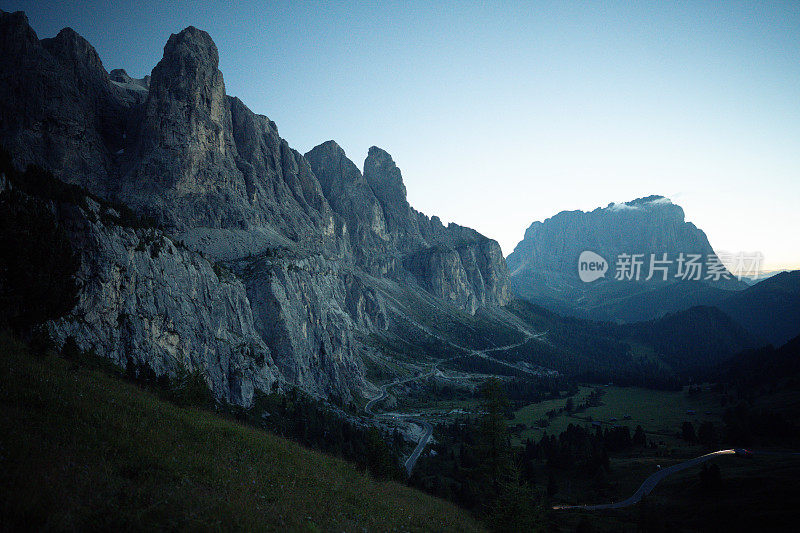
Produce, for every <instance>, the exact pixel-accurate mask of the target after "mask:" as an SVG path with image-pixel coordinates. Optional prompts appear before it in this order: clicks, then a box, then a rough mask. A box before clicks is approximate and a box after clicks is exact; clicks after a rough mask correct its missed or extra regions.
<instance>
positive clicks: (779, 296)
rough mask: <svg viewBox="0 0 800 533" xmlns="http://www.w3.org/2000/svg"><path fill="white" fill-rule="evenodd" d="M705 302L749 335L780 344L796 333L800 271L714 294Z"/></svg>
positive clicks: (799, 330) (799, 321)
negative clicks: (714, 295) (715, 307)
mask: <svg viewBox="0 0 800 533" xmlns="http://www.w3.org/2000/svg"><path fill="white" fill-rule="evenodd" d="M708 304H709V305H715V306H717V307H719V308H720V309H722V310H723V311H725V313H727V314H728V315H730V317H731V318H733V319H734V320H735V321H736V322H738V323H739V324H741V325H743V326H744V327H745V329H747V330H748V331H749V332H750V333H751V334H752V335H756V336H757V337H759V338H761V339H765V340H766V341H768V342H770V343H772V344H773V345H775V346H780V345H782V344H784V343H786V342H788V341H789V339H791V338H793V337H796V336H797V335H800V270H793V271H790V272H781V273H780V274H775V275H774V276H770V277H769V278H767V279H765V280H763V281H759V282H758V283H756V284H755V285H753V286H752V287H748V288H747V289H745V290H743V291H740V292H735V293H718V294H716V299H711V300H709V302H708Z"/></svg>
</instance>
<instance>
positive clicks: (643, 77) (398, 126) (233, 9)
mask: <svg viewBox="0 0 800 533" xmlns="http://www.w3.org/2000/svg"><path fill="white" fill-rule="evenodd" d="M138 4H139V3H135V2H128V3H123V2H112V1H102V2H91V1H83V2H43V1H37V2H13V1H0V8H2V9H3V10H5V11H14V10H20V9H21V10H24V11H26V12H27V13H28V17H29V19H30V22H31V24H32V26H33V28H34V29H35V30H36V31H37V33H38V35H39V37H40V38H41V37H52V36H53V35H55V34H56V33H57V32H58V30H59V29H60V28H62V27H64V26H71V27H72V28H74V29H75V30H76V31H78V32H79V33H80V34H82V35H83V36H84V37H86V38H87V39H88V40H89V41H90V42H91V43H92V44H93V45H94V46H95V48H96V49H97V52H98V53H99V54H100V57H101V58H102V60H103V64H104V65H105V67H106V69H107V70H111V69H113V68H125V69H126V70H127V71H128V73H129V74H131V75H132V76H135V77H141V76H144V75H145V74H149V73H150V71H151V69H152V68H153V66H154V65H155V64H156V63H157V62H158V60H159V59H160V58H161V56H162V52H163V46H164V44H165V43H166V41H167V38H168V37H169V35H170V33H175V32H178V31H180V30H181V29H183V28H184V27H186V26H188V25H194V26H197V27H199V28H201V29H204V30H206V31H208V32H209V33H210V34H211V36H212V37H213V38H214V40H215V42H216V44H217V47H218V48H219V52H220V69H221V70H222V72H223V74H224V78H225V84H226V87H227V92H228V94H231V95H235V96H239V97H240V98H241V99H242V100H243V101H244V102H245V103H246V104H247V105H248V106H249V107H250V108H251V109H252V110H253V111H255V112H257V113H261V114H265V115H267V116H269V117H270V118H271V119H272V120H274V121H275V122H276V123H277V124H278V128H279V131H280V133H281V135H282V136H283V137H284V138H286V139H287V140H288V141H289V144H290V145H292V146H293V147H294V148H296V149H298V150H300V151H301V152H306V151H308V150H309V149H311V148H312V147H314V146H315V145H317V144H319V143H321V142H323V141H326V140H328V139H334V140H336V141H337V142H338V143H339V144H340V145H341V146H342V147H343V148H344V149H345V151H346V152H347V154H348V156H349V157H350V158H351V159H353V160H354V161H355V162H356V164H357V165H359V166H362V165H363V161H364V158H365V157H366V154H367V149H368V148H369V147H370V146H372V145H377V146H380V147H382V148H384V149H385V150H387V151H388V152H389V153H391V154H392V155H393V157H394V159H395V161H396V162H397V164H398V166H399V167H400V168H401V169H402V171H403V177H404V179H405V183H406V187H407V189H408V196H409V200H410V202H411V204H412V205H413V206H414V207H416V208H417V209H419V210H421V211H423V212H424V213H426V214H429V215H432V214H436V215H439V216H440V217H441V218H442V220H443V221H445V222H448V221H455V222H458V223H459V224H462V225H467V226H472V227H474V228H476V229H478V230H479V231H481V232H482V233H484V234H486V235H488V236H490V237H493V238H495V239H497V240H498V241H499V242H500V244H501V245H502V247H503V251H504V253H506V254H508V253H510V252H511V251H512V250H513V248H514V246H515V245H516V243H517V242H518V241H519V240H520V239H521V238H522V235H523V233H524V230H525V228H527V226H528V225H530V223H531V222H533V221H534V220H544V219H545V218H547V217H549V216H552V215H553V214H555V213H557V212H558V211H562V210H565V209H584V210H590V209H593V208H595V207H598V206H605V205H607V204H608V203H609V202H614V201H626V200H631V199H634V198H637V197H641V196H647V195H650V194H663V195H665V196H669V197H670V198H672V200H673V201H674V202H675V203H678V204H680V205H681V206H683V208H684V210H685V212H686V215H687V219H688V220H689V221H691V222H694V223H695V224H697V225H698V226H699V227H700V228H702V229H704V230H705V231H706V233H707V234H708V237H709V240H710V241H711V244H712V246H714V248H715V249H717V250H718V251H720V250H726V251H730V252H738V251H747V252H749V251H760V252H762V253H763V254H764V257H765V266H766V268H800V209H799V207H800V2H784V3H773V2H750V3H739V2H729V3H725V2H717V1H714V2H688V3H683V2H653V3H648V2H635V3H634V2H624V3H623V2H621V3H609V2H603V3H600V2H598V3H592V2H574V3H572V2H530V3H529V2H525V3H519V4H515V3H511V2H506V3H503V4H499V3H498V4H495V3H485V2H481V3H475V4H470V3H467V2H454V3H452V4H445V3H417V2H415V3H407V2H398V3H392V2H380V3H364V4H363V5H362V4H361V3H359V4H358V5H355V3H354V5H347V4H344V3H333V4H321V3H300V2H292V3H288V2H273V3H269V4H268V5H266V6H265V5H261V4H262V3H261V2H235V3H230V4H235V5H228V4H229V3H227V2H225V3H223V2H218V3H213V2H208V3H206V2H159V3H158V4H156V5H153V6H140V5H138ZM587 4H588V5H587Z"/></svg>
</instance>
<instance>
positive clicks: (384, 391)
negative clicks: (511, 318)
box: [364, 332, 547, 476]
mask: <svg viewBox="0 0 800 533" xmlns="http://www.w3.org/2000/svg"><path fill="white" fill-rule="evenodd" d="M546 333H547V332H544V333H536V334H533V333H527V332H526V335H525V339H524V340H522V341H521V342H518V343H515V344H509V345H508V346H498V347H496V348H489V349H486V350H468V349H467V348H464V347H462V346H458V345H457V344H454V343H452V342H450V341H445V342H448V343H449V344H451V345H452V346H455V347H457V348H460V349H462V350H464V351H465V352H467V353H469V354H472V355H480V356H482V357H486V358H490V359H493V360H495V359H494V358H491V357H489V356H488V355H486V354H487V352H496V351H500V350H510V349H512V348H516V347H518V346H521V345H523V344H525V343H526V342H528V341H529V340H531V339H538V338H541V337H543V336H544V335H546ZM437 337H438V336H437ZM439 338H440V339H441V340H443V341H444V340H445V339H442V338H441V337H439ZM464 355H466V354H464ZM464 355H457V356H455V357H450V358H448V359H440V360H439V361H436V362H435V363H434V364H433V366H432V367H431V370H430V372H425V373H423V374H419V375H417V376H413V377H410V378H406V379H403V380H395V381H392V382H391V383H386V384H384V385H381V388H380V389H381V393H380V394H379V395H378V396H376V397H375V398H373V399H371V400H370V401H368V402H367V405H365V406H364V411H366V412H367V414H370V415H372V416H375V417H378V416H386V415H385V414H384V413H376V412H375V411H374V410H373V408H374V407H375V405H377V404H378V403H380V402H382V401H383V400H384V399H386V397H387V396H388V395H389V387H394V386H396V385H402V384H404V383H409V382H411V381H416V380H418V379H424V378H429V377H431V376H433V375H434V374H436V372H438V371H439V365H440V364H442V363H444V362H445V361H452V360H454V359H458V358H460V357H464ZM497 362H499V363H503V364H508V363H505V362H504V361H497ZM509 366H513V365H509ZM515 368H516V367H515ZM394 416H402V415H394ZM409 421H410V422H413V423H415V424H417V425H419V426H420V427H422V429H423V430H424V433H423V434H422V438H420V440H419V441H418V442H417V446H416V447H415V448H414V451H413V452H411V455H409V456H408V459H406V461H405V463H404V466H405V468H406V472H408V475H409V476H410V475H411V471H412V470H414V465H416V464H417V460H418V459H419V456H420V455H421V454H422V451H423V450H424V449H425V447H426V446H427V445H428V442H430V440H431V436H432V435H433V426H432V425H431V424H430V422H428V421H427V420H423V419H422V418H416V417H415V418H409Z"/></svg>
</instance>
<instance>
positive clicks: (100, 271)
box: [0, 12, 508, 405]
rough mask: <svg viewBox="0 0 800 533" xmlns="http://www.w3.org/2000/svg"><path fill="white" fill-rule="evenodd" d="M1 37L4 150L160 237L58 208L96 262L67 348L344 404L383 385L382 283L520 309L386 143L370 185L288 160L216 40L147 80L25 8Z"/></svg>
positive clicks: (234, 394)
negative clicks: (375, 341) (130, 214)
mask: <svg viewBox="0 0 800 533" xmlns="http://www.w3.org/2000/svg"><path fill="white" fill-rule="evenodd" d="M0 30H2V33H1V34H0V35H2V37H0V47H2V50H0V52H2V53H0V68H2V72H3V75H2V77H0V144H2V145H3V147H4V148H5V149H6V150H8V151H9V152H10V153H11V154H12V155H13V157H14V162H15V163H16V164H17V165H18V166H20V167H22V166H25V165H27V164H31V163H34V164H37V165H40V166H42V167H44V168H45V169H48V170H50V171H52V172H53V173H54V174H55V176H56V177H58V178H59V179H61V180H63V181H65V182H69V183H72V184H76V185H79V186H80V187H83V188H84V189H85V190H86V191H87V194H89V193H90V194H92V195H94V196H95V197H96V198H100V199H103V200H104V201H105V200H108V201H111V202H117V203H122V204H125V205H127V206H129V207H131V208H132V209H133V210H134V211H135V212H136V213H137V214H139V215H143V216H146V217H148V218H149V219H152V220H153V221H154V222H155V223H156V225H157V227H154V228H151V229H149V230H143V229H138V230H134V229H131V228H129V227H127V226H125V224H123V222H122V221H121V219H119V217H116V218H115V215H113V214H109V213H107V212H106V211H103V210H108V209H110V207H108V205H107V204H102V205H100V204H98V205H96V206H94V207H93V209H94V211H92V209H89V210H88V211H87V209H86V208H83V207H73V208H69V209H68V208H66V207H63V206H62V207H60V208H59V209H60V210H61V212H62V216H61V220H62V223H63V224H64V226H65V228H67V229H68V231H69V234H70V236H71V238H72V240H73V243H74V245H75V247H76V248H77V249H78V250H79V251H80V254H81V259H82V267H81V274H80V276H81V280H80V281H81V293H80V301H79V303H78V305H77V307H76V308H75V309H74V310H73V311H72V313H70V314H69V315H68V316H65V317H63V318H61V319H60V320H58V321H55V322H53V323H52V324H51V330H52V331H53V333H54V334H55V335H56V337H57V338H59V339H64V338H65V337H66V336H67V335H73V336H75V337H76V339H77V340H78V343H79V344H80V345H81V346H82V347H84V348H87V349H88V348H94V349H95V350H96V351H97V352H98V353H101V354H104V355H107V356H108V357H110V358H112V359H114V360H116V361H119V362H123V361H127V360H128V359H129V358H132V359H134V360H136V361H139V362H141V363H144V364H149V365H150V366H151V367H152V368H153V369H154V370H155V371H156V372H157V373H174V372H175V371H177V369H178V368H181V367H187V368H200V369H202V370H203V371H204V373H205V375H206V377H207V378H208V381H209V383H210V384H211V386H212V387H213V389H214V391H215V393H216V394H217V395H218V396H219V397H220V398H223V399H226V400H228V401H231V402H234V403H238V404H242V405H247V404H248V403H249V402H251V401H252V397H253V394H254V392H255V391H257V390H269V389H270V388H271V387H272V386H273V384H276V383H277V385H278V386H279V387H284V386H287V385H292V386H299V387H301V388H303V389H305V390H307V391H309V392H312V393H314V394H318V395H321V396H326V395H329V394H336V395H338V396H339V397H341V398H343V399H345V400H348V399H350V398H351V397H352V396H353V395H357V394H358V393H359V392H360V391H361V390H362V389H364V388H365V387H368V386H369V385H368V383H366V381H365V378H364V369H363V364H362V357H363V356H364V355H365V354H368V353H369V352H370V350H373V349H374V348H372V347H370V345H369V344H367V343H365V342H364V339H365V338H367V337H368V336H369V335H370V334H371V332H375V331H379V330H381V329H382V328H385V327H387V324H388V318H387V313H388V311H387V305H386V302H385V301H384V299H385V298H386V294H387V291H389V289H387V287H396V288H397V287H399V288H401V289H402V290H403V291H411V292H414V291H417V292H420V293H426V294H431V295H433V296H435V297H438V298H439V299H441V301H442V305H443V306H444V307H443V309H453V310H457V311H458V312H463V311H466V312H469V313H475V312H476V311H477V310H478V309H479V308H481V307H494V306H501V305H503V304H504V303H505V302H506V301H507V300H508V273H507V270H506V266H505V261H504V260H503V257H502V255H501V253H500V248H499V246H498V245H497V243H496V242H495V241H493V240H490V239H487V238H486V237H483V236H482V235H480V234H478V233H477V232H475V231H473V230H470V229H468V228H462V227H460V226H457V225H455V224H450V225H448V226H447V227H445V226H443V225H442V224H441V222H440V221H439V219H438V218H436V217H433V218H428V217H427V216H425V215H423V214H421V213H418V212H417V211H415V210H414V209H413V208H412V207H411V206H410V205H409V204H408V201H407V199H406V190H405V186H404V185H403V181H402V176H401V173H400V170H399V169H398V168H397V166H396V165H395V163H394V161H393V160H392V158H391V156H390V155H389V154H388V153H386V152H385V151H383V150H380V149H378V148H374V147H373V148H372V149H370V151H369V155H368V157H367V160H366V162H365V164H364V173H363V174H362V172H361V171H360V170H359V169H358V167H357V166H356V165H355V164H353V163H352V162H351V161H350V160H349V159H348V158H347V157H346V156H345V154H344V152H343V151H342V150H341V148H339V147H338V146H337V145H336V143H334V142H332V141H331V142H328V143H324V144H322V145H320V146H318V147H316V148H314V149H313V150H312V151H311V152H309V153H308V154H306V155H305V156H303V155H301V154H300V153H298V152H297V151H295V150H293V149H291V148H290V147H289V145H288V144H287V143H286V141H285V140H283V139H281V137H280V136H279V134H278V129H277V127H276V125H275V123H273V122H272V121H270V120H269V119H268V118H267V117H265V116H262V115H257V114H255V113H253V112H252V111H251V110H250V109H248V108H247V107H246V106H245V105H244V104H243V103H242V102H241V101H240V100H239V99H237V98H232V97H230V96H227V95H226V93H225V84H224V79H223V76H222V73H221V72H220V71H219V68H218V63H219V57H218V52H217V48H216V46H215V45H214V42H213V40H212V39H211V37H210V36H209V35H208V34H207V33H205V32H203V31H201V30H198V29H197V28H193V27H189V28H186V29H185V30H183V31H182V32H180V33H178V34H175V35H172V36H171V37H170V38H169V40H168V41H167V44H166V46H165V47H164V56H163V58H162V60H161V61H159V63H158V64H157V65H156V66H155V68H154V69H153V72H152V75H151V76H149V77H145V78H144V79H142V80H136V79H133V78H131V77H130V76H129V75H128V74H127V73H126V72H125V71H124V70H122V69H117V70H113V71H111V73H110V74H109V73H107V72H106V70H105V68H104V67H103V65H102V62H101V61H100V58H99V56H98V54H97V53H96V52H95V50H94V49H93V48H92V47H91V45H90V44H89V43H88V42H86V41H85V40H84V39H83V38H82V37H80V36H79V35H78V34H76V33H75V32H74V31H72V30H70V29H65V30H63V31H62V32H60V33H59V34H58V36H57V37H55V38H53V39H43V40H39V39H38V38H37V36H36V34H35V33H34V32H33V30H32V29H31V28H30V26H29V25H28V22H27V19H26V18H25V16H24V14H22V13H13V14H9V13H2V12H0ZM89 202H90V203H91V202H92V201H89ZM95 203H96V202H95ZM109 205H110V204H109ZM98 210H99V211H98ZM95 211H97V212H95ZM389 280H391V283H388V284H387V283H384V281H389ZM378 288H380V290H378ZM392 290H394V289H392ZM397 290H400V289H397Z"/></svg>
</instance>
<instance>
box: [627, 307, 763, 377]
mask: <svg viewBox="0 0 800 533" xmlns="http://www.w3.org/2000/svg"><path fill="white" fill-rule="evenodd" d="M620 329H621V330H622V331H623V333H624V335H625V336H626V337H630V338H633V339H636V340H638V341H639V342H642V343H644V344H647V345H649V346H651V347H652V348H653V349H654V350H655V351H656V353H658V354H659V357H660V358H661V360H662V361H663V362H664V363H665V364H668V365H669V366H670V367H672V368H674V369H677V370H680V371H682V372H686V373H691V372H692V371H696V370H699V369H702V368H706V367H709V366H712V365H715V364H717V363H719V362H720V361H723V360H725V359H728V358H729V357H731V356H732V355H733V354H735V353H737V352H740V351H741V350H744V349H748V348H755V347H757V346H760V345H761V344H762V343H761V341H759V340H758V339H757V338H756V337H754V336H753V335H751V334H750V333H748V332H747V331H746V330H745V329H744V328H743V327H742V326H740V325H739V324H738V323H736V322H735V321H734V320H733V319H731V318H730V317H729V316H728V315H726V314H725V313H724V312H722V311H720V310H719V309H717V308H716V307H709V306H697V307H692V308H689V309H686V310H684V311H678V312H677V313H670V314H668V315H666V316H664V317H662V318H660V319H658V320H651V321H648V322H638V323H634V324H626V325H624V326H620Z"/></svg>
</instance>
